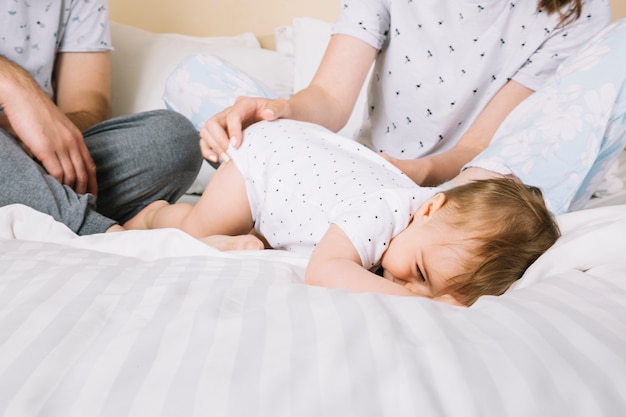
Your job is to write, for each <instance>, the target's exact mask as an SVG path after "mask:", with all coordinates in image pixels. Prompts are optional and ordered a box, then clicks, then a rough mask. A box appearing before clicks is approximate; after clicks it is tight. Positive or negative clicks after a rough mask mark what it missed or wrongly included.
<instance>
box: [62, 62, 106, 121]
mask: <svg viewBox="0 0 626 417" xmlns="http://www.w3.org/2000/svg"><path fill="white" fill-rule="evenodd" d="M55 70H56V72H55V75H56V77H55V78H56V89H55V90H56V91H55V94H56V104H57V106H58V107H59V109H60V110H61V111H62V112H63V113H65V115H66V116H67V117H68V118H69V119H70V120H71V121H72V122H73V123H74V124H75V125H76V126H77V127H78V128H79V129H80V131H81V132H83V131H85V130H87V129H88V128H90V127H91V126H93V125H95V124H98V123H100V122H102V121H104V120H107V119H108V118H110V117H111V56H110V53H109V52H108V51H104V52H72V53H62V54H59V55H58V57H57V61H56V65H55Z"/></svg>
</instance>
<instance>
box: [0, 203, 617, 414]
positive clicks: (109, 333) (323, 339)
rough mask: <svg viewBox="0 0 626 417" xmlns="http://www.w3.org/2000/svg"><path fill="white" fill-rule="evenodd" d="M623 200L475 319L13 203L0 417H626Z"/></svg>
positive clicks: (2, 260) (280, 263)
mask: <svg viewBox="0 0 626 417" xmlns="http://www.w3.org/2000/svg"><path fill="white" fill-rule="evenodd" d="M625 209H626V206H616V207H606V208H597V209H593V210H586V211H582V212H578V213H572V214H568V215H565V216H562V217H561V218H559V221H560V223H561V225H562V228H563V230H564V237H563V238H562V239H561V240H560V241H559V242H558V243H557V245H556V246H555V247H554V248H552V249H551V250H550V251H549V252H548V253H546V254H545V255H544V256H543V257H541V258H540V259H539V260H538V261H537V262H536V263H535V264H534V265H533V266H532V267H531V268H530V269H529V270H528V272H527V274H526V275H525V276H524V278H523V279H522V280H521V281H519V282H518V283H517V284H516V286H515V287H514V288H513V289H511V290H510V291H509V292H507V294H505V295H503V296H500V297H483V298H481V299H480V300H479V301H478V302H477V303H476V304H475V305H474V306H472V307H471V308H460V307H452V306H449V305H447V304H441V303H436V302H433V301H431V300H428V299H421V298H403V297H393V296H382V295H376V294H352V293H349V292H347V291H344V290H337V289H325V288H316V287H310V286H306V285H304V284H302V272H303V269H304V266H305V264H306V259H303V258H300V257H297V256H294V255H292V254H289V253H286V252H279V251H264V252H247V253H221V252H217V251H215V250H212V249H211V248H209V247H207V246H204V245H203V244H201V243H199V242H198V241H196V240H194V239H192V238H190V237H188V236H186V235H184V234H182V233H181V232H178V231H175V230H157V231H138V232H123V233H117V234H109V235H96V236H88V237H77V236H75V235H73V234H72V233H71V232H69V231H68V230H67V229H65V228H64V227H63V226H62V225H60V224H58V223H55V222H53V221H52V220H51V219H50V218H49V217H47V216H45V215H42V214H39V213H36V212H34V211H32V210H30V209H27V208H25V207H23V206H9V207H5V208H2V209H0V266H1V270H0V416H6V417H23V416H24V417H25V416H28V417H31V416H46V417H74V416H76V417H78V416H80V417H85V416H103V417H124V416H135V417H148V416H150V417H152V416H176V417H180V416H185V417H187V416H237V417H239V416H241V417H244V416H245V417H250V416H268V417H270V416H271V417H280V416H285V417H295V416H298V417H301V416H333V417H334V416H341V417H345V416H355V417H357V416H358V417H363V416H373V417H374V416H376V417H380V416H394V417H402V416H412V417H413V416H422V415H423V416H463V417H466V416H480V417H488V416H494V417H507V416H511V417H512V416H519V417H529V416H564V417H577V416H580V417H590V416H594V417H599V416H615V417H617V416H623V415H625V413H626V257H625V256H624V243H625V240H626V238H625V236H626V210H625Z"/></svg>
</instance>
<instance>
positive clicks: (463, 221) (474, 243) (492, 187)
mask: <svg viewBox="0 0 626 417" xmlns="http://www.w3.org/2000/svg"><path fill="white" fill-rule="evenodd" d="M444 194H445V195H446V203H445V204H444V206H443V207H442V210H443V212H442V214H443V216H444V221H446V222H447V223H448V224H449V225H450V226H451V227H453V228H454V229H456V230H460V231H463V232H466V233H469V235H470V236H471V237H470V238H469V239H470V241H469V242H468V243H470V245H467V246H468V249H467V253H468V259H466V260H465V265H464V266H465V267H466V269H467V270H469V271H471V272H469V273H466V274H463V275H461V276H457V277H455V278H453V279H452V282H453V283H452V284H451V285H450V286H449V287H448V288H447V291H448V292H449V293H451V294H453V295H454V296H455V297H457V299H458V300H459V301H461V302H462V303H464V304H466V305H471V304H473V303H474V302H475V301H476V299H477V298H478V297H480V296H481V295H500V294H502V293H504V292H505V291H506V290H507V289H508V288H509V287H510V286H511V284H513V283H514V282H515V281H516V280H518V279H519V278H520V277H521V276H522V275H523V273H524V271H526V269H527V268H528V267H529V266H530V265H531V264H532V263H533V262H534V261H535V260H536V259H537V258H538V257H539V256H540V255H541V254H543V253H544V252H545V251H546V250H547V249H548V248H549V247H550V246H552V245H553V244H554V242H556V240H557V239H558V238H559V236H560V235H561V233H560V231H559V227H558V225H557V223H556V221H555V220H554V217H553V216H552V215H551V214H550V212H549V211H548V209H547V208H546V205H545V202H544V200H543V195H542V193H541V191H540V190H539V189H538V188H537V187H530V186H526V185H524V184H521V183H519V182H517V181H514V180H512V179H505V178H500V179H488V180H479V181H473V182H470V183H468V184H464V185H461V186H458V187H455V188H452V189H450V190H447V191H445V193H444Z"/></svg>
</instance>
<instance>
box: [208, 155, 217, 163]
mask: <svg viewBox="0 0 626 417" xmlns="http://www.w3.org/2000/svg"><path fill="white" fill-rule="evenodd" d="M207 159H208V160H209V161H211V162H213V163H215V162H217V155H215V154H213V155H210V156H209V157H208V158H207Z"/></svg>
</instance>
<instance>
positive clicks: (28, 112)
mask: <svg viewBox="0 0 626 417" xmlns="http://www.w3.org/2000/svg"><path fill="white" fill-rule="evenodd" d="M28 84H29V85H27V86H25V87H24V86H22V88H21V89H20V91H18V92H17V94H15V95H13V96H12V97H11V99H10V100H9V101H8V102H6V103H3V106H4V111H5V115H6V121H5V123H7V122H8V126H7V128H6V129H5V130H6V131H7V132H9V133H11V134H12V135H14V136H15V137H16V138H17V139H18V140H19V141H20V142H21V144H22V146H23V147H24V148H25V149H26V151H27V152H28V153H29V154H30V155H31V157H33V158H35V159H36V160H38V161H39V162H40V163H41V164H42V165H43V167H44V168H45V170H46V171H47V172H48V173H49V174H50V175H51V176H53V177H54V178H56V179H57V180H58V181H59V182H60V183H62V184H65V185H68V186H69V187H71V188H72V189H73V190H75V191H76V192H77V193H78V194H85V193H87V192H89V193H92V194H94V195H96V194H97V184H96V165H95V163H94V162H93V160H92V159H91V156H90V155H89V151H88V150H87V147H86V146H85V142H84V140H83V136H82V134H81V132H80V131H79V130H78V128H77V127H76V126H75V125H74V124H73V123H72V122H71V121H70V120H69V119H68V118H67V116H65V115H64V114H63V113H62V112H61V111H60V110H59V109H58V108H57V106H56V105H55V104H54V103H53V102H52V101H51V100H50V99H49V98H48V96H47V95H46V94H45V93H44V92H43V91H42V90H41V89H40V88H39V86H38V85H37V84H35V82H34V81H32V82H31V83H28Z"/></svg>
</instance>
